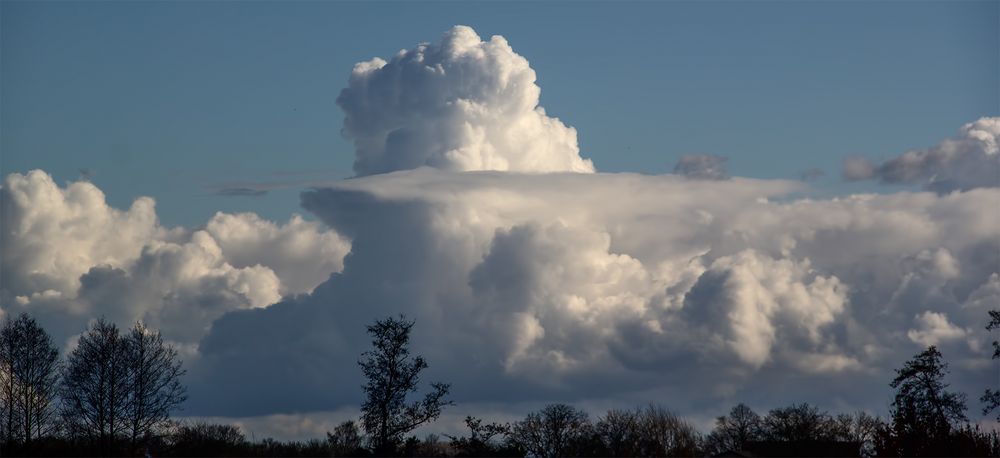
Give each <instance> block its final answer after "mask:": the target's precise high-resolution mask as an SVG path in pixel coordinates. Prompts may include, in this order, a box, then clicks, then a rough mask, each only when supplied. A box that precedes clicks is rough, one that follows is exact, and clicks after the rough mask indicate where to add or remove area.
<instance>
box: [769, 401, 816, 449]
mask: <svg viewBox="0 0 1000 458" xmlns="http://www.w3.org/2000/svg"><path fill="white" fill-rule="evenodd" d="M761 424H762V427H763V429H762V432H763V436H764V439H765V440H768V441H777V442H795V441H822V440H833V439H834V438H833V437H832V436H833V434H832V432H833V431H832V428H831V427H832V419H831V418H830V416H829V415H828V414H827V413H826V412H821V411H820V410H819V408H817V407H816V406H812V405H809V403H802V404H797V405H791V406H788V407H783V408H779V409H772V410H771V411H770V412H768V413H767V415H766V416H765V417H764V418H763V420H762V421H761Z"/></svg>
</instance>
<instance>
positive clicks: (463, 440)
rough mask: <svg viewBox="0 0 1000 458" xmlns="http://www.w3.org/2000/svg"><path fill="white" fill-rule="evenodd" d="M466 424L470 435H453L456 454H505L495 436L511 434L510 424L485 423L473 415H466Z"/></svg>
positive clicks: (452, 440) (452, 444)
mask: <svg viewBox="0 0 1000 458" xmlns="http://www.w3.org/2000/svg"><path fill="white" fill-rule="evenodd" d="M465 426H466V427H467V428H469V437H451V436H448V437H449V438H451V447H452V448H453V449H454V450H455V456H498V455H502V454H503V450H500V449H499V448H498V447H497V446H496V444H494V443H493V438H494V437H498V436H505V435H507V434H510V425H507V424H500V423H485V424H484V423H483V420H482V419H479V418H475V417H472V416H467V417H465Z"/></svg>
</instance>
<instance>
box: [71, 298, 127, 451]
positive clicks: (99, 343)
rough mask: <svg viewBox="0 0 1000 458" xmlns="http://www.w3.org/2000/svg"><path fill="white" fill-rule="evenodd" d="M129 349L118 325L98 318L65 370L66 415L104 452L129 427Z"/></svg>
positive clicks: (76, 430) (74, 428)
mask: <svg viewBox="0 0 1000 458" xmlns="http://www.w3.org/2000/svg"><path fill="white" fill-rule="evenodd" d="M128 382H129V380H128V352H127V351H126V348H125V345H123V340H122V337H121V335H120V334H119V332H118V327H117V326H115V325H114V324H113V323H111V322H108V321H106V320H104V319H103V318H101V319H99V320H97V322H95V323H94V325H93V326H92V327H91V328H90V329H89V330H88V331H87V332H86V333H84V334H83V335H82V336H80V340H79V342H78V343H77V346H76V348H75V349H74V350H73V351H72V352H71V353H70V354H69V357H68V359H67V364H66V368H65V370H64V372H63V377H62V386H61V395H62V400H63V410H62V414H63V418H64V420H65V421H66V424H67V425H68V427H69V428H70V430H71V433H73V434H75V435H82V436H84V437H85V438H87V439H88V440H89V441H90V443H91V444H93V445H96V446H97V447H98V451H99V452H100V453H102V454H113V453H115V452H116V450H115V440H116V438H118V437H119V436H121V435H122V433H124V432H125V431H126V428H127V423H126V421H125V419H126V418H127V416H128V407H129V403H128V399H129V395H128V392H129V383H128Z"/></svg>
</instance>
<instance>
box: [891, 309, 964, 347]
mask: <svg viewBox="0 0 1000 458" xmlns="http://www.w3.org/2000/svg"><path fill="white" fill-rule="evenodd" d="M914 321H915V322H916V324H917V327H916V328H914V329H910V330H909V331H907V332H906V336H907V337H909V338H910V340H912V341H914V342H916V343H919V344H921V345H924V346H931V345H939V344H941V343H942V342H946V341H950V340H956V339H961V338H963V337H965V336H967V335H969V334H971V331H970V330H968V329H962V328H960V327H958V326H956V325H954V324H952V323H951V322H950V321H948V316H947V315H945V314H944V313H935V312H924V313H921V314H920V315H917V316H915V317H914Z"/></svg>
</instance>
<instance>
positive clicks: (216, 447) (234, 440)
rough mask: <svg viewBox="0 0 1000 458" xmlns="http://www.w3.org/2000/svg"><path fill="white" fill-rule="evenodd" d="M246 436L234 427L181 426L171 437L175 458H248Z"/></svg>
mask: <svg viewBox="0 0 1000 458" xmlns="http://www.w3.org/2000/svg"><path fill="white" fill-rule="evenodd" d="M248 445H249V444H248V443H247V440H246V436H244V435H243V432H242V431H240V429H239V428H237V427H236V426H233V425H217V424H208V423H195V424H191V425H181V426H179V427H178V428H177V430H176V431H175V432H174V433H173V434H172V435H171V452H172V453H171V454H172V455H174V456H247V455H249V453H248V449H249V447H248Z"/></svg>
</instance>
